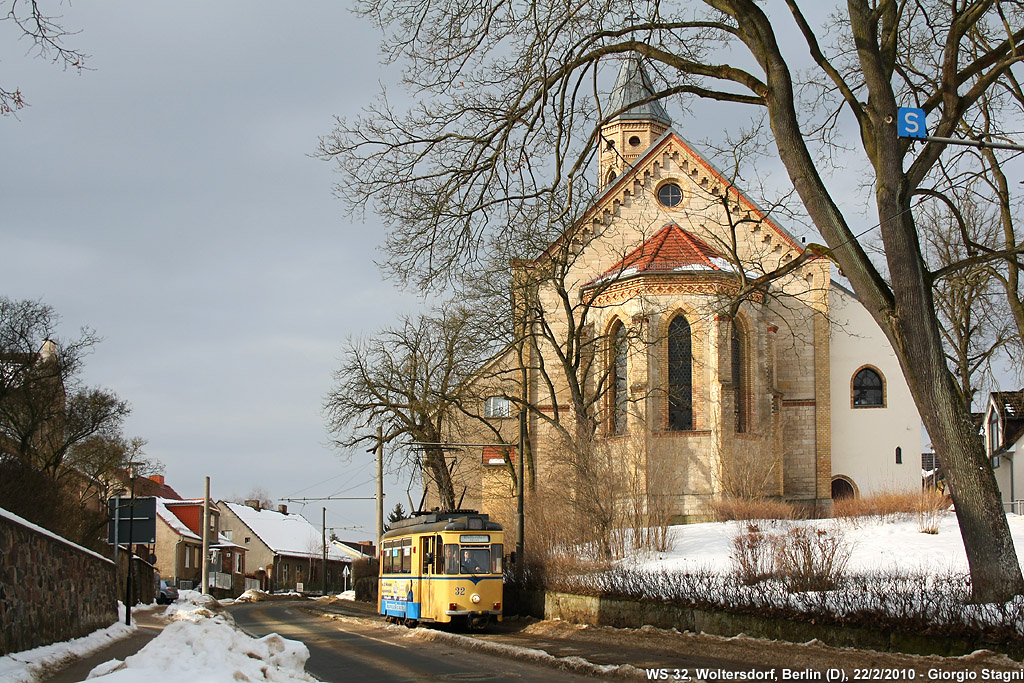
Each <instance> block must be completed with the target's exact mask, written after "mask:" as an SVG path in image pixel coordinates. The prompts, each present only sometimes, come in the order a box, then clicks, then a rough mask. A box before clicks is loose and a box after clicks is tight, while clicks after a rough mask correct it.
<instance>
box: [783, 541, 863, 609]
mask: <svg viewBox="0 0 1024 683" xmlns="http://www.w3.org/2000/svg"><path fill="white" fill-rule="evenodd" d="M773 542H774V551H775V552H774V560H775V567H774V569H775V571H774V574H775V575H776V576H777V577H778V578H779V579H781V580H782V581H783V583H785V585H786V587H787V588H788V589H789V590H790V591H793V592H796V593H802V592H804V591H826V590H833V589H834V588H836V587H838V586H839V585H840V582H841V580H842V577H843V572H844V571H845V570H846V565H847V564H848V563H849V561H850V554H851V552H852V550H851V548H850V546H849V544H848V543H847V542H846V539H844V538H843V536H842V535H841V534H840V533H839V531H838V530H836V529H817V528H813V527H806V526H799V527H794V528H792V529H790V530H789V531H788V532H787V533H785V534H780V535H777V536H775V537H774V538H773Z"/></svg>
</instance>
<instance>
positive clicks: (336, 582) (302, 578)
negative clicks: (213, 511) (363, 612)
mask: <svg viewBox="0 0 1024 683" xmlns="http://www.w3.org/2000/svg"><path fill="white" fill-rule="evenodd" d="M218 507H219V508H220V510H221V525H222V527H221V529H222V533H224V534H225V535H226V536H227V537H228V538H229V539H231V541H232V542H233V543H236V544H238V545H240V546H242V547H243V548H245V550H246V552H247V560H248V563H249V570H248V571H247V573H246V576H248V577H249V578H251V579H256V580H258V582H259V587H260V588H262V589H263V590H267V591H291V590H296V591H300V592H303V591H307V592H315V591H319V590H320V589H321V586H322V581H323V579H324V574H323V571H324V566H323V565H324V544H323V533H322V531H321V530H320V529H317V528H316V527H314V526H313V525H312V524H310V523H309V521H308V520H306V518H305V517H303V516H302V515H296V514H289V513H288V507H287V506H285V505H281V506H279V507H278V509H277V510H276V511H275V510H266V509H262V507H261V505H260V503H259V501H247V503H246V504H245V505H243V504H240V503H229V502H226V501H220V502H219V503H218ZM351 562H352V559H351V557H350V556H349V555H348V554H346V553H344V552H342V551H341V550H339V549H338V548H336V547H334V546H333V545H332V544H328V546H327V567H326V572H327V573H326V579H327V588H328V590H338V589H339V588H341V587H342V585H343V584H344V578H345V576H346V575H347V574H348V570H349V567H350V565H351Z"/></svg>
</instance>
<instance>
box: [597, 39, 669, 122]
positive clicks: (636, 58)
mask: <svg viewBox="0 0 1024 683" xmlns="http://www.w3.org/2000/svg"><path fill="white" fill-rule="evenodd" d="M653 94H654V87H653V85H652V84H651V79H650V77H648V75H647V72H646V71H645V70H644V66H643V64H641V63H640V55H638V54H636V53H632V54H630V55H629V56H628V57H627V58H626V61H625V62H623V63H622V66H621V67H619V75H618V77H617V78H616V79H615V85H614V86H612V94H611V95H610V96H609V97H608V110H609V111H619V110H620V109H626V107H629V105H630V104H633V103H635V102H640V101H642V100H645V99H647V98H648V97H650V96H651V95H653ZM617 120H632V121H658V122H659V123H663V124H665V125H666V126H671V125H672V119H671V118H669V115H668V112H667V111H665V107H663V106H662V105H661V102H659V101H658V100H654V101H653V102H646V103H644V104H637V105H635V106H633V107H629V108H628V109H626V111H624V112H622V113H621V114H618V115H617V116H615V117H614V118H613V119H612V121H617Z"/></svg>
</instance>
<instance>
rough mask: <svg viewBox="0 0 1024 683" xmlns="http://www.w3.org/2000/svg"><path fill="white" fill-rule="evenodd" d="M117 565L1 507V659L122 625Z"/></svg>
mask: <svg viewBox="0 0 1024 683" xmlns="http://www.w3.org/2000/svg"><path fill="white" fill-rule="evenodd" d="M115 581H116V574H115V567H114V563H113V562H111V561H110V560H108V559H106V558H104V557H103V556H102V555H99V554H97V553H94V552H92V551H90V550H86V549H85V548H82V547H80V546H77V545H75V544H73V543H70V542H69V541H66V540H64V539H62V538H60V537H59V536H56V535H55V534H51V533H50V532H48V531H46V530H44V529H41V528H39V527H37V526H35V525H33V524H30V523H29V522H26V521H25V520H23V519H21V518H20V517H18V516H16V515H13V514H11V513H9V512H7V511H5V510H2V509H0V655H4V654H7V653H10V652H20V651H22V650H29V649H32V648H35V647H39V646H41V645H48V644H50V643H55V642H60V641H64V640H69V639H71V638H78V637H80V636H84V635H87V634H89V633H91V632H93V631H95V630H96V629H100V628H105V627H107V626H110V625H111V624H113V623H115V622H116V621H117V595H116V586H115Z"/></svg>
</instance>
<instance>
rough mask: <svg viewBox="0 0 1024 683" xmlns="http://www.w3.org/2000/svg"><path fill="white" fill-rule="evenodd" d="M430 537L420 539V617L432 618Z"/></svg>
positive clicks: (432, 548)
mask: <svg viewBox="0 0 1024 683" xmlns="http://www.w3.org/2000/svg"><path fill="white" fill-rule="evenodd" d="M433 540H434V539H433V537H432V536H421V537H420V576H421V577H422V578H421V579H420V582H419V583H420V590H419V594H420V615H421V616H422V617H433V616H434V612H433V600H434V582H433V581H431V580H430V577H431V575H432V574H433V573H434V562H433V559H434V558H433V552H434V544H433Z"/></svg>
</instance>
